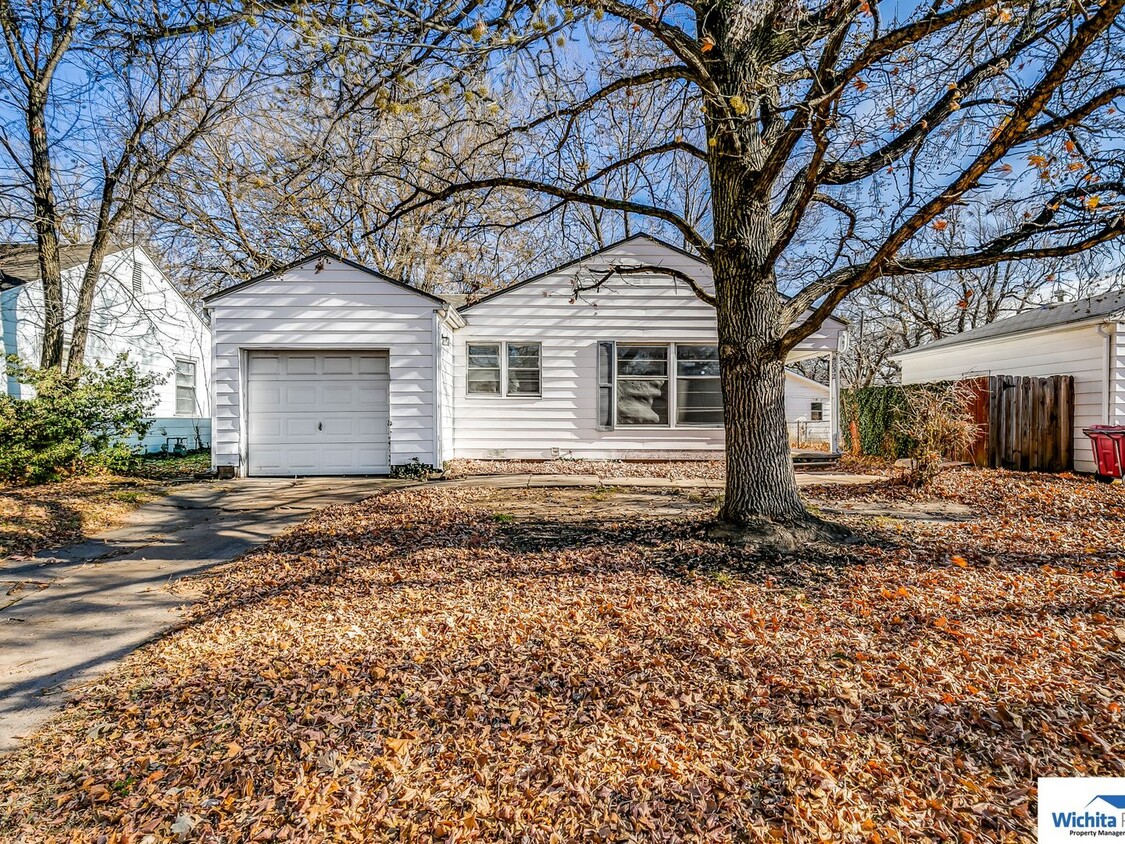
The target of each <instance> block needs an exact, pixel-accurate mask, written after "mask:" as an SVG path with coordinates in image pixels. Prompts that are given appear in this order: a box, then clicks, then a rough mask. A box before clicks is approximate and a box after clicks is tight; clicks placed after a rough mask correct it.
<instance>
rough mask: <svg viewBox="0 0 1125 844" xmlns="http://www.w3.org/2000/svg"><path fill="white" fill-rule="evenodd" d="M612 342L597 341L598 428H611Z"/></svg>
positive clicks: (607, 429)
mask: <svg viewBox="0 0 1125 844" xmlns="http://www.w3.org/2000/svg"><path fill="white" fill-rule="evenodd" d="M613 346H614V344H613V342H612V341H602V342H599V343H598V430H599V431H612V430H613Z"/></svg>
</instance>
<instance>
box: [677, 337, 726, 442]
mask: <svg viewBox="0 0 1125 844" xmlns="http://www.w3.org/2000/svg"><path fill="white" fill-rule="evenodd" d="M676 424H677V425H686V426H694V427H700V428H719V427H722V424H723V387H722V382H721V381H720V380H719V349H718V347H717V346H687V345H684V346H676Z"/></svg>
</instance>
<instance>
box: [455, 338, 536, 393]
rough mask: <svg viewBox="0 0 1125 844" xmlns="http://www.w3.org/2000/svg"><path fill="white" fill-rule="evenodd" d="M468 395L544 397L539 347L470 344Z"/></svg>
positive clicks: (524, 344) (528, 344) (510, 344)
mask: <svg viewBox="0 0 1125 844" xmlns="http://www.w3.org/2000/svg"><path fill="white" fill-rule="evenodd" d="M466 351H467V353H468V366H467V369H466V374H465V378H466V391H467V392H468V394H469V395H471V396H476V395H481V396H513V397H515V396H539V395H542V390H543V385H542V380H543V378H542V347H541V346H540V344H539V343H514V342H511V343H469V344H468V345H467V347H466Z"/></svg>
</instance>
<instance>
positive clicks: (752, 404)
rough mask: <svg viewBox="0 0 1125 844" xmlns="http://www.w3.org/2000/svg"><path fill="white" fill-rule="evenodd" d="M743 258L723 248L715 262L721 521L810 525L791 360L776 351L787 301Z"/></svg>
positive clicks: (736, 524)
mask: <svg viewBox="0 0 1125 844" xmlns="http://www.w3.org/2000/svg"><path fill="white" fill-rule="evenodd" d="M732 251H733V252H735V253H736V254H731V252H732ZM738 252H742V250H721V251H719V252H718V253H717V254H716V261H715V287H716V292H717V293H718V304H717V307H716V316H717V321H718V333H719V365H720V371H721V376H722V385H723V402H724V405H725V408H726V457H727V471H726V493H725V496H724V498H723V506H722V509H721V510H720V512H719V518H720V519H721V520H723V521H724V522H727V523H729V524H731V525H735V526H738V527H758V528H760V527H762V526H763V525H765V524H766V523H780V524H789V525H792V524H797V523H804V522H807V521H808V520H809V514H808V511H807V510H806V509H805V506H804V504H803V503H802V502H801V499H800V496H799V495H798V494H797V481H796V478H795V477H794V474H793V462H792V458H791V457H790V453H789V429H788V425H787V423H786V420H785V360H784V358H783V357H782V356H780V354H779V353H778V352H777V351H776V340H777V338H778V336H779V333H780V331H779V329H780V326H779V323H778V311H779V310H780V305H781V302H780V297H779V296H778V294H777V291H776V289H775V288H774V286H773V279H772V276H767V277H764V278H757V277H755V276H756V273H754V272H753V269H754V268H753V267H752V265H751V262H750V260H749V256H747V255H746V254H741V255H739V254H737V253H738Z"/></svg>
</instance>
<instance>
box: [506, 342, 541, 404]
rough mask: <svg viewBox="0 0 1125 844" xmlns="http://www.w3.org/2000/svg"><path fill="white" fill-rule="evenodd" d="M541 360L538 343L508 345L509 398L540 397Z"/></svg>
mask: <svg viewBox="0 0 1125 844" xmlns="http://www.w3.org/2000/svg"><path fill="white" fill-rule="evenodd" d="M539 358H540V354H539V344H538V343H508V395H509V396H537V395H539V392H540V383H539V381H540V379H539Z"/></svg>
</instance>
